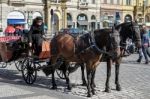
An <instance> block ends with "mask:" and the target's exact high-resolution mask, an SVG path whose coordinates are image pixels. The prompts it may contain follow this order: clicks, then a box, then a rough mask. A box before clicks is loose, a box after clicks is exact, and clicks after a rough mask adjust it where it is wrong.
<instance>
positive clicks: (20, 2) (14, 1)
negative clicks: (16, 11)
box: [9, 0, 25, 4]
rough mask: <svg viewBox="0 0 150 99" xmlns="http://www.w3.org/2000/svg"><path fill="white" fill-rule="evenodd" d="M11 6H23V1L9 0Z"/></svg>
mask: <svg viewBox="0 0 150 99" xmlns="http://www.w3.org/2000/svg"><path fill="white" fill-rule="evenodd" d="M9 2H10V3H11V4H25V0H9Z"/></svg>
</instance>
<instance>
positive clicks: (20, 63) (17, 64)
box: [15, 60, 23, 71]
mask: <svg viewBox="0 0 150 99" xmlns="http://www.w3.org/2000/svg"><path fill="white" fill-rule="evenodd" d="M22 64H23V61H22V60H19V61H15V66H16V68H17V70H18V71H21V70H22Z"/></svg>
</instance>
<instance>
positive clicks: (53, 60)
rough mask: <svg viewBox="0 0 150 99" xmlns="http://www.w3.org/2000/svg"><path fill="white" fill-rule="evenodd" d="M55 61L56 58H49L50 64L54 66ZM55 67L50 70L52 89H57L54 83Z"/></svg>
mask: <svg viewBox="0 0 150 99" xmlns="http://www.w3.org/2000/svg"><path fill="white" fill-rule="evenodd" d="M56 60H57V57H52V58H51V64H52V65H53V64H55V62H56ZM55 69H56V68H55V67H53V68H52V89H57V85H56V82H55Z"/></svg>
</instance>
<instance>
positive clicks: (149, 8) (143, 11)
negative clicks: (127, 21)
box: [135, 0, 150, 24]
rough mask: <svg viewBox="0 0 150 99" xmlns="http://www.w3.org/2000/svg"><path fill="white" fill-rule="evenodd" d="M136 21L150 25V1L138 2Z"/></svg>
mask: <svg viewBox="0 0 150 99" xmlns="http://www.w3.org/2000/svg"><path fill="white" fill-rule="evenodd" d="M135 8H136V9H135V12H136V19H137V21H138V22H139V23H140V24H142V23H150V0H136V6H135Z"/></svg>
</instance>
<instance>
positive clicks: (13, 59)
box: [0, 36, 28, 71]
mask: <svg viewBox="0 0 150 99" xmlns="http://www.w3.org/2000/svg"><path fill="white" fill-rule="evenodd" d="M27 48H28V46H27V42H24V40H23V39H22V37H21V36H4V37H0V67H1V68H5V67H7V66H8V65H11V64H13V63H14V64H15V66H16V68H17V69H18V70H19V71H21V68H20V65H21V61H22V59H23V58H24V57H25V56H26V55H27V54H26V53H27Z"/></svg>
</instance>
